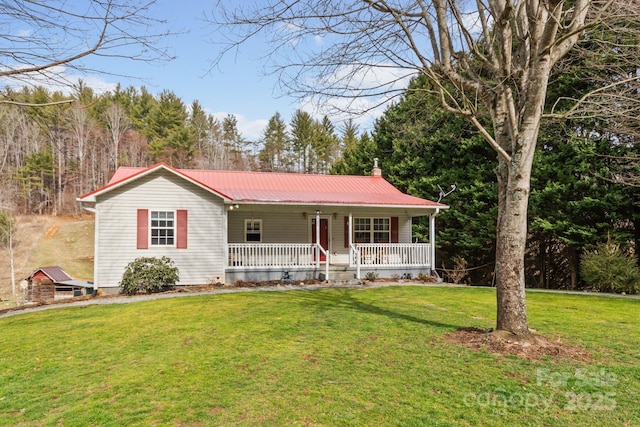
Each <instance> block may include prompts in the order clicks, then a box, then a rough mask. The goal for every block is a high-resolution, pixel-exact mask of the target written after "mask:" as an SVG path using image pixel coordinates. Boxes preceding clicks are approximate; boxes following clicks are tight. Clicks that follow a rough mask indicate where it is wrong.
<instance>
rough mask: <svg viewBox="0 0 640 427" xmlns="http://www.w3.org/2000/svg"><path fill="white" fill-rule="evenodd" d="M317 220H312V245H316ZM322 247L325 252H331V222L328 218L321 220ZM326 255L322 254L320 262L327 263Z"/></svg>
mask: <svg viewBox="0 0 640 427" xmlns="http://www.w3.org/2000/svg"><path fill="white" fill-rule="evenodd" d="M316 242H317V239H316V219H315V218H313V219H312V220H311V243H316ZM320 246H322V248H323V249H324V250H325V251H328V250H329V220H328V219H327V218H320ZM326 260H327V257H326V256H325V254H323V253H321V254H320V261H326Z"/></svg>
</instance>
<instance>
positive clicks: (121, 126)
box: [103, 101, 131, 170]
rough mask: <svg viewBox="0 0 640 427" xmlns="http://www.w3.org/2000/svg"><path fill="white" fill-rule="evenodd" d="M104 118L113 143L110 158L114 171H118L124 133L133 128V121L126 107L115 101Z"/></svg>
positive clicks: (109, 106)
mask: <svg viewBox="0 0 640 427" xmlns="http://www.w3.org/2000/svg"><path fill="white" fill-rule="evenodd" d="M103 118H104V121H105V123H106V125H107V131H108V132H109V139H110V142H111V144H110V145H111V147H110V148H111V150H110V151H111V153H110V157H111V158H112V159H113V165H114V170H116V169H118V166H119V164H118V156H119V155H120V153H119V148H120V142H121V140H122V136H123V135H124V133H125V132H126V131H127V130H129V129H130V128H131V120H130V119H129V116H128V115H127V112H126V110H125V109H124V107H123V106H122V105H120V104H118V103H117V102H115V101H112V102H110V103H109V105H108V106H107V109H106V110H105V111H104V114H103Z"/></svg>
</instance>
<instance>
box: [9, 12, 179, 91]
mask: <svg viewBox="0 0 640 427" xmlns="http://www.w3.org/2000/svg"><path fill="white" fill-rule="evenodd" d="M155 3H156V0H133V1H126V0H92V1H90V0H83V1H78V2H68V1H65V0H31V1H23V0H7V1H4V2H2V5H0V13H1V14H2V17H3V18H2V21H0V78H4V80H5V81H7V79H10V80H14V81H16V80H17V81H21V82H30V81H32V80H33V77H34V76H35V75H38V76H41V78H48V79H52V80H54V81H61V80H64V78H63V77H61V76H60V75H59V73H58V72H57V71H59V69H60V67H62V66H64V67H67V68H72V69H75V70H78V71H81V72H92V71H96V70H95V69H94V68H93V67H91V66H89V65H88V64H87V63H86V62H84V61H83V60H84V59H87V58H89V57H91V56H102V57H108V58H113V59H127V60H136V61H147V62H153V61H167V60H170V59H171V55H169V53H168V51H167V50H166V48H165V47H163V45H162V41H163V39H164V38H165V37H167V36H168V35H170V34H171V33H170V32H169V31H168V30H165V29H163V28H165V27H166V22H164V21H161V20H158V19H155V18H153V17H152V16H151V14H150V11H151V9H152V8H153V7H154V5H155ZM64 83H65V84H69V82H67V81H64Z"/></svg>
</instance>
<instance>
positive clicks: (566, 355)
mask: <svg viewBox="0 0 640 427" xmlns="http://www.w3.org/2000/svg"><path fill="white" fill-rule="evenodd" d="M444 338H445V339H446V340H447V341H450V342H454V343H456V344H460V345H463V346H465V347H468V348H471V349H474V350H477V351H482V350H484V351H486V352H488V353H492V354H497V355H500V356H506V355H513V356H518V357H522V358H523V359H530V360H538V359H541V358H543V357H545V356H548V357H553V358H556V359H571V360H577V361H585V362H586V361H589V360H591V355H590V354H589V352H588V351H587V350H585V349H583V348H580V347H576V346H572V345H569V344H565V343H563V342H561V341H560V340H550V339H548V338H546V337H543V336H540V335H534V336H533V338H532V339H530V340H524V341H523V340H516V339H509V338H504V337H502V336H500V335H499V334H497V333H496V332H493V331H492V332H488V331H486V330H484V329H479V328H461V329H458V330H457V331H455V332H449V333H446V334H445V335H444Z"/></svg>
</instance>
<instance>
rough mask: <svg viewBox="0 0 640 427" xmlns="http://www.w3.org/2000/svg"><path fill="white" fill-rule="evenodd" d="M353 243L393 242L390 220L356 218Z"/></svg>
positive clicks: (354, 220)
mask: <svg viewBox="0 0 640 427" xmlns="http://www.w3.org/2000/svg"><path fill="white" fill-rule="evenodd" d="M353 241H354V242H355V243H389V242H391V221H390V218H354V219H353Z"/></svg>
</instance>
